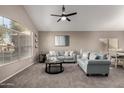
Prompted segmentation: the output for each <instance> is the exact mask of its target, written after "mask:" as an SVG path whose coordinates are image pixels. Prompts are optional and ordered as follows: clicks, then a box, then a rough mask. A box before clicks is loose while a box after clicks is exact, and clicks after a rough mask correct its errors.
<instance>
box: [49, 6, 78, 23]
mask: <svg viewBox="0 0 124 93" xmlns="http://www.w3.org/2000/svg"><path fill="white" fill-rule="evenodd" d="M76 14H77V12H74V13H69V14H66V13H65V7H64V5H63V6H62V14H61V15H56V14H51V16H56V17H60V18H59V19H58V20H57V22H59V21H60V20H61V21H65V20H67V21H69V22H70V21H71V20H70V19H69V18H68V17H69V16H73V15H76Z"/></svg>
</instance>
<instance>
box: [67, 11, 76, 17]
mask: <svg viewBox="0 0 124 93" xmlns="http://www.w3.org/2000/svg"><path fill="white" fill-rule="evenodd" d="M76 14H77V12H74V13H70V14H66V15H65V16H72V15H76Z"/></svg>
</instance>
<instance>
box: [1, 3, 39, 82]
mask: <svg viewBox="0 0 124 93" xmlns="http://www.w3.org/2000/svg"><path fill="white" fill-rule="evenodd" d="M0 16H5V17H8V18H10V19H13V20H15V21H17V22H19V23H21V24H23V25H24V26H26V27H27V28H28V29H29V30H31V31H32V32H33V33H37V31H36V28H35V27H34V25H33V23H32V21H31V19H30V18H29V16H28V15H27V12H26V11H25V9H24V7H23V6H4V5H1V6H0ZM33 44H34V40H33ZM33 47H34V45H33ZM37 51H38V49H35V48H33V56H32V57H31V58H28V59H22V60H19V61H18V62H13V63H10V64H7V65H3V66H0V82H1V81H3V80H5V79H7V78H8V77H10V76H11V75H14V74H15V73H17V72H19V71H21V70H22V69H24V68H26V67H28V66H30V65H32V64H33V59H34V57H35V55H36V54H37Z"/></svg>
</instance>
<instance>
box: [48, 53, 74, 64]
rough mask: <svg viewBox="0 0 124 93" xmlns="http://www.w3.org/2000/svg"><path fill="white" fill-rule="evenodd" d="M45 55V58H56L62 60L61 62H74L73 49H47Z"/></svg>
mask: <svg viewBox="0 0 124 93" xmlns="http://www.w3.org/2000/svg"><path fill="white" fill-rule="evenodd" d="M52 52H53V53H52ZM65 52H66V53H65ZM46 57H47V59H52V58H57V59H58V60H62V61H63V63H75V62H76V54H75V53H74V52H73V51H68V53H67V51H49V53H48V54H47V55H46Z"/></svg>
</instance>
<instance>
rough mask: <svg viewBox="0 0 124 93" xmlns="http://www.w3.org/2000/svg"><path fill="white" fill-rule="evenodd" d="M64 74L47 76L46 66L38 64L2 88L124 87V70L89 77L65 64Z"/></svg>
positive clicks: (75, 65)
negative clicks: (106, 75)
mask: <svg viewBox="0 0 124 93" xmlns="http://www.w3.org/2000/svg"><path fill="white" fill-rule="evenodd" d="M63 66H64V72H62V73H60V74H54V75H53V74H47V73H46V72H45V71H44V70H45V64H41V63H37V64H34V65H32V66H31V67H29V68H27V69H26V70H24V71H22V72H21V73H19V74H17V75H15V76H14V77H12V78H11V79H9V80H7V81H6V82H3V83H2V84H1V85H0V87H19V88H46V87H47V88H77V87H79V88H104V87H105V88H108V87H124V69H123V68H118V69H115V68H112V67H111V68H110V74H109V76H108V77H105V76H89V77H87V76H86V75H85V74H84V72H83V71H82V70H81V68H80V67H79V66H78V65H77V64H63Z"/></svg>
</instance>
